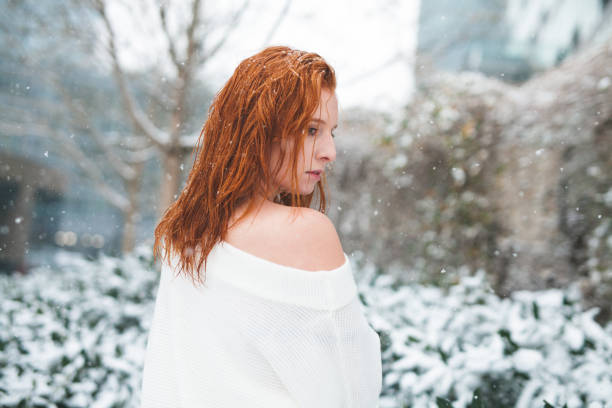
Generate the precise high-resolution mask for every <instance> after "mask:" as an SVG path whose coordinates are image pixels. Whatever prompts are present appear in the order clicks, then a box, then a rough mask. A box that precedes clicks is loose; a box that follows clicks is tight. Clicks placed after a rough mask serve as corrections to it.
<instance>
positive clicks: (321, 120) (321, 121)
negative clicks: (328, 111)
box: [310, 118, 338, 129]
mask: <svg viewBox="0 0 612 408" xmlns="http://www.w3.org/2000/svg"><path fill="white" fill-rule="evenodd" d="M310 121H311V122H317V123H322V124H324V125H326V124H327V122H325V121H324V120H323V119H318V118H312V119H311V120H310ZM337 127H338V125H337V124H336V126H334V127H333V128H332V129H336V128H337Z"/></svg>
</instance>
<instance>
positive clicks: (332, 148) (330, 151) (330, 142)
mask: <svg viewBox="0 0 612 408" xmlns="http://www.w3.org/2000/svg"><path fill="white" fill-rule="evenodd" d="M318 147H319V149H318V150H319V151H318V153H319V154H318V156H319V160H324V161H327V162H333V161H334V160H336V144H335V143H334V138H333V136H332V135H331V133H329V134H328V135H326V137H325V138H324V141H322V143H320V144H319V146H318Z"/></svg>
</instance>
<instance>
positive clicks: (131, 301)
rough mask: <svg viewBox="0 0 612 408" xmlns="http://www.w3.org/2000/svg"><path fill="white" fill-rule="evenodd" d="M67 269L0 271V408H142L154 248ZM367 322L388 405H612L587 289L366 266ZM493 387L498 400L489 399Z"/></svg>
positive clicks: (609, 353)
mask: <svg viewBox="0 0 612 408" xmlns="http://www.w3.org/2000/svg"><path fill="white" fill-rule="evenodd" d="M57 263H58V265H60V267H59V269H54V270H51V269H46V268H39V269H37V270H34V271H32V272H31V273H30V274H29V275H27V276H25V277H22V276H3V277H0V293H1V295H2V298H1V299H2V300H1V302H2V313H1V314H0V352H1V354H0V356H1V357H0V378H1V385H0V405H1V406H3V407H17V406H19V404H20V403H22V405H21V406H26V407H27V406H35V405H36V404H39V405H41V406H55V405H56V404H58V403H59V402H60V401H61V402H62V403H64V404H65V405H64V406H87V407H108V406H113V405H114V404H115V406H126V407H132V406H134V407H135V406H138V402H139V392H140V381H141V370H142V363H143V358H144V352H145V347H146V336H147V332H148V328H149V325H150V321H151V317H152V313H153V302H154V294H155V290H156V288H157V279H158V274H157V272H155V270H154V269H153V267H152V262H151V251H150V248H147V247H144V246H143V247H139V248H138V249H137V250H136V251H135V252H134V254H131V255H129V256H126V257H124V258H123V259H116V258H109V257H101V258H100V259H98V260H95V261H87V260H84V259H82V258H81V257H79V256H78V255H75V254H70V253H67V252H60V253H58V257H57ZM355 276H356V279H357V283H358V287H359V293H360V298H361V300H362V301H363V302H364V310H365V313H366V316H367V318H368V321H369V322H370V324H371V325H372V327H373V328H374V329H375V330H376V331H377V332H379V334H380V336H381V347H382V356H383V392H382V396H381V404H380V406H381V408H385V407H401V406H411V407H431V406H435V401H436V397H443V398H446V399H448V400H450V401H451V402H452V404H453V406H454V407H466V406H467V405H468V404H469V403H470V402H471V401H472V398H473V395H474V391H475V390H476V389H480V390H481V392H482V393H483V394H482V398H483V400H484V401H483V402H487V401H488V402H487V404H488V405H487V406H516V407H532V406H535V407H541V406H543V402H542V400H543V399H546V400H547V401H548V402H549V403H551V404H553V405H555V406H562V405H563V404H565V403H567V406H568V407H569V408H572V407H582V406H589V407H590V406H601V407H603V406H605V404H606V402H609V401H612V371H611V370H610V369H609V368H610V367H611V366H612V325H608V326H607V328H605V329H604V328H602V327H601V326H600V325H599V324H597V323H596V322H595V321H594V320H593V316H594V314H595V312H596V310H591V311H587V312H583V311H582V310H580V307H579V304H578V300H579V296H578V293H577V291H576V290H575V289H568V290H565V291H561V290H548V291H542V292H526V291H521V292H515V293H514V295H513V296H512V297H511V298H507V299H500V298H499V297H497V296H496V295H495V294H494V293H493V292H492V291H491V290H490V288H488V286H487V285H486V282H485V280H484V278H483V276H482V275H479V276H473V277H465V278H463V279H462V280H461V282H460V283H459V284H457V285H455V286H452V287H451V288H450V289H449V290H448V292H445V291H444V290H442V289H440V288H436V287H425V286H419V285H411V286H400V287H396V286H395V282H394V280H393V279H392V278H391V277H389V276H387V275H378V274H376V273H374V268H372V267H370V266H367V265H366V266H357V265H356V268H355ZM485 394H486V395H485Z"/></svg>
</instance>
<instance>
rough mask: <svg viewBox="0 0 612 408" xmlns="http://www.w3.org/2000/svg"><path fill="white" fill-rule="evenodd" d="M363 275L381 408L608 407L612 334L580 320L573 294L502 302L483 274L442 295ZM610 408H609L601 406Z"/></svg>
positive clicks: (519, 295) (589, 319)
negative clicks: (375, 338) (376, 344)
mask: <svg viewBox="0 0 612 408" xmlns="http://www.w3.org/2000/svg"><path fill="white" fill-rule="evenodd" d="M365 269H366V270H362V271H361V273H360V274H359V275H360V278H359V285H360V292H361V296H362V301H363V302H364V304H365V305H366V308H365V311H366V314H367V316H368V319H369V321H370V323H371V324H372V326H373V327H374V328H375V329H376V330H377V331H378V332H379V334H380V336H381V344H382V349H383V372H384V374H385V375H384V380H383V398H382V400H381V408H385V407H404V406H405V407H429V406H434V405H433V404H434V402H435V401H436V397H441V398H444V399H446V400H450V401H452V404H453V407H457V408H458V407H468V406H475V405H471V404H472V403H473V401H472V399H473V397H474V393H475V392H476V391H478V392H477V394H476V395H479V397H480V400H481V402H482V403H483V404H484V405H483V406H488V407H512V406H515V407H521V408H523V407H525V408H526V407H543V406H544V405H545V402H544V401H546V402H548V403H550V404H552V405H554V406H558V407H561V406H563V405H565V404H567V407H568V408H574V407H589V408H595V407H610V405H609V404H610V403H612V324H608V325H607V328H606V329H604V328H602V327H601V326H600V325H599V324H598V323H596V322H595V321H594V320H593V317H594V315H595V314H596V312H597V310H595V309H592V310H589V311H586V312H584V311H582V310H581V308H580V305H579V303H578V301H579V300H580V299H579V296H580V295H579V293H580V292H579V290H578V289H577V288H571V289H568V290H565V291H561V290H554V289H551V290H546V291H540V292H527V291H523V292H515V293H514V294H513V295H512V297H511V298H506V299H500V298H499V297H498V296H497V295H495V294H494V293H493V292H492V290H491V289H490V287H489V286H488V285H487V284H486V282H485V280H484V278H483V276H484V273H480V274H478V275H477V276H473V277H464V278H463V279H462V280H461V282H460V284H458V285H454V286H451V287H450V289H449V290H448V292H446V291H443V290H442V289H440V288H437V287H424V286H417V285H414V286H402V287H395V283H394V282H393V281H392V280H391V279H390V278H389V277H388V276H386V275H380V274H375V273H373V269H370V270H367V269H368V268H365ZM606 403H607V404H608V405H606Z"/></svg>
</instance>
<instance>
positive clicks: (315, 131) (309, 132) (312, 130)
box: [308, 127, 317, 136]
mask: <svg viewBox="0 0 612 408" xmlns="http://www.w3.org/2000/svg"><path fill="white" fill-rule="evenodd" d="M308 134H309V135H310V136H315V135H316V134H317V128H312V127H311V128H308Z"/></svg>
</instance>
